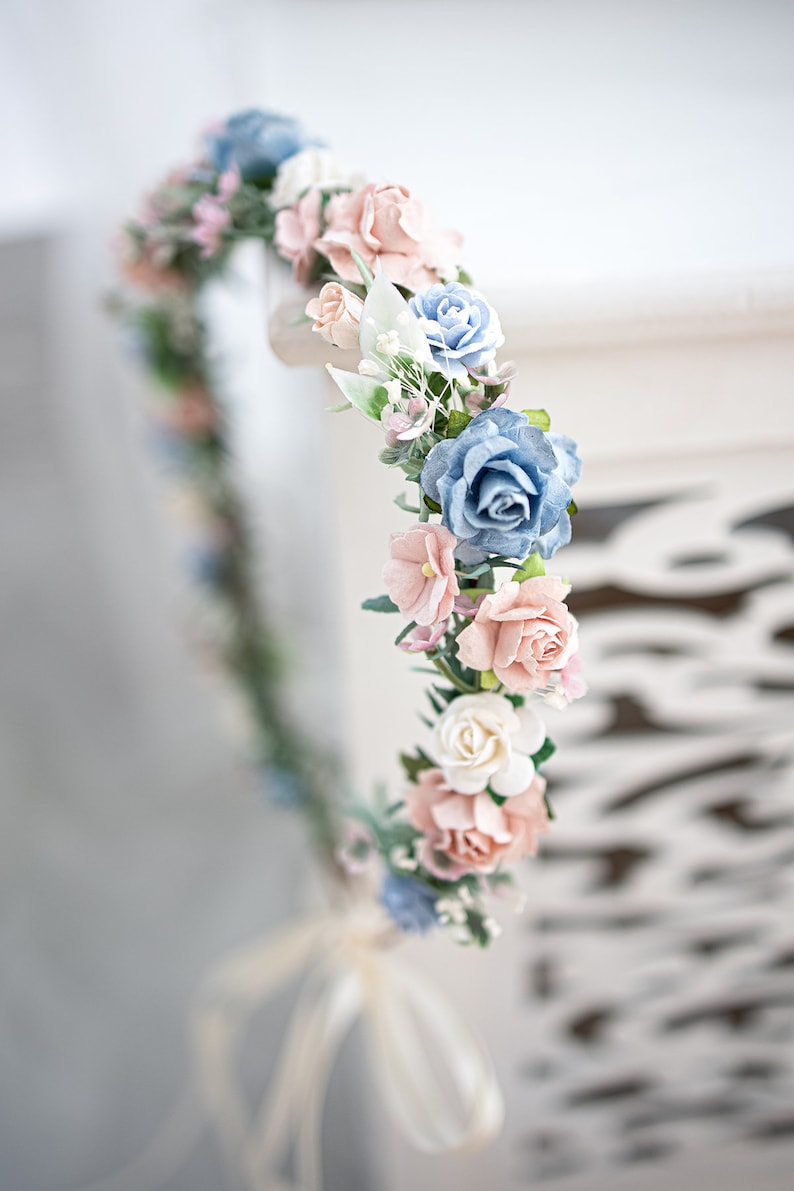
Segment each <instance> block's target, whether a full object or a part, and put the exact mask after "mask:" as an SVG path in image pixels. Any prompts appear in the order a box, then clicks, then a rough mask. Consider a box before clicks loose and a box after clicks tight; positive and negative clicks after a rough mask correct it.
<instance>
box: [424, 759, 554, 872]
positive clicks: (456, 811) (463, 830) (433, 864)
mask: <svg viewBox="0 0 794 1191" xmlns="http://www.w3.org/2000/svg"><path fill="white" fill-rule="evenodd" d="M545 789H546V781H545V779H544V778H542V777H541V776H540V774H538V773H536V774H534V775H533V777H532V778H531V780H530V782H529V784H528V785H527V787H526V789H524V790H522V791H521V792H520V793H519V794H516V795H515V796H514V797H513V798H509V799H508V800H507V802H505V803H504V805H503V806H497V805H496V803H495V802H494V800H493V799H492V798H491V796H490V794H487V793H482V794H475V795H474V796H471V795H466V794H461V793H459V792H458V791H456V790H453V789H451V788H450V786H449V785H448V783H447V781H446V778H445V777H444V774H443V773H442V771H441V770H440V769H423V770H422V771H421V772H420V773H419V774H418V776H417V780H416V784H415V785H412V786H411V787H410V788H409V789H408V791H407V793H406V795H405V803H406V808H407V811H408V817H409V818H410V820H411V822H412V823H413V825H414V827H417V828H418V829H419V830H420V831H422V832H423V833H424V835H425V837H426V839H425V854H424V855H423V857H422V860H423V863H424V864H425V866H426V867H428V868H429V869H430V871H431V872H435V873H436V875H438V876H442V877H444V878H445V879H446V880H450V881H454V880H456V879H457V878H458V877H460V876H463V874H464V873H466V872H469V871H471V870H474V871H475V872H481V873H491V872H493V870H494V869H495V868H496V866H497V865H498V864H500V863H501V862H503V861H505V862H511V861H514V860H518V859H519V858H520V857H521V856H526V855H532V856H534V855H535V854H536V852H537V850H538V837H539V836H540V835H542V834H543V833H544V832H546V831H548V830H549V819H548V814H547V812H546V803H545V801H544V797H543V795H544V792H545Z"/></svg>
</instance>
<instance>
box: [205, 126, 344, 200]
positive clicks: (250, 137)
mask: <svg viewBox="0 0 794 1191" xmlns="http://www.w3.org/2000/svg"><path fill="white" fill-rule="evenodd" d="M319 143H320V142H319V141H316V140H308V139H307V137H306V136H305V135H304V132H303V129H302V128H301V126H300V124H299V123H298V121H297V120H295V119H293V117H292V116H281V115H279V113H278V112H262V111H259V110H258V109H257V108H249V109H248V111H245V112H237V114H236V115H234V116H230V117H229V119H228V120H227V121H226V123H225V124H224V126H223V128H222V129H221V130H220V131H219V132H211V133H208V134H207V136H206V137H205V148H206V151H207V156H208V157H209V159H210V162H211V163H212V165H213V167H214V168H215V169H216V170H217V171H218V173H224V172H225V171H226V170H228V169H229V168H230V167H231V166H233V165H236V166H237V167H238V168H239V170H240V173H241V174H242V176H243V179H244V181H246V182H256V183H263V182H269V181H270V179H271V178H272V177H273V176H274V174H275V172H276V170H277V169H278V167H279V166H280V165H281V163H282V161H286V159H287V158H288V157H294V156H295V154H296V153H299V152H300V151H301V149H305V148H307V147H308V146H309V145H317V144H319Z"/></svg>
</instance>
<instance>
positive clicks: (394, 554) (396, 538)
mask: <svg viewBox="0 0 794 1191" xmlns="http://www.w3.org/2000/svg"><path fill="white" fill-rule="evenodd" d="M456 545H457V541H456V539H455V536H454V534H451V533H450V532H449V530H448V529H445V528H444V526H443V525H427V524H423V523H421V522H418V523H417V524H416V525H412V526H410V528H409V529H407V530H406V531H405V532H404V533H393V534H392V535H391V546H390V548H391V558H390V560H389V561H388V562H387V563H386V565H385V567H384V568H383V581H384V583H385V584H386V590H387V591H388V593H389V596H390V598H391V599H392V600H393V601H394V603H395V604H396V605H397V607H398V608H399V609H400V611H401V612H402V614H403V616H407V617H408V618H409V619H410V620H415V621H416V623H417V624H420V625H424V626H429V625H433V624H437V623H438V622H439V621H440V620H446V619H447V617H448V616H449V615H450V614H451V612H452V608H453V605H454V603H455V597H456V596H457V595H458V593H459V591H460V589H459V587H458V581H457V579H456V577H455V555H454V550H455V546H456Z"/></svg>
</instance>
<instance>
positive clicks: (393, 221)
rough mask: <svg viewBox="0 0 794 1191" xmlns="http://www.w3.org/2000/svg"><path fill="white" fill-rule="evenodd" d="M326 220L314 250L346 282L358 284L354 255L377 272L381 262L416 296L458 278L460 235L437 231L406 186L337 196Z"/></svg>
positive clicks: (368, 188) (374, 187) (384, 185)
mask: <svg viewBox="0 0 794 1191" xmlns="http://www.w3.org/2000/svg"><path fill="white" fill-rule="evenodd" d="M325 219H326V228H325V231H324V232H323V235H322V238H321V239H319V240H318V241H317V243H316V245H315V247H316V248H317V251H318V252H320V253H322V254H323V256H327V257H328V259H329V261H330V262H331V265H332V266H333V269H334V271H335V272H336V273H338V274H339V276H340V277H341V278H342V279H343V280H344V281H359V280H360V274H359V271H358V267H357V266H356V263H355V261H354V260H353V256H352V252H357V253H358V254H359V256H361V257H362V258H363V260H364V261H365V262H366V263H367V265H369V267H370V268H373V269H374V265H375V261H376V260H377V259H380V262H381V264H382V266H383V269H384V272H385V273H386V276H387V277H388V278H389V280H390V281H391V282H393V283H394V284H395V285H403V286H405V287H407V288H408V289H410V290H414V291H416V290H422V289H427V288H429V286H431V285H434V284H435V283H436V282H438V281H439V280H441V279H444V278H449V279H452V280H454V278H455V277H457V275H458V268H457V266H458V264H459V261H460V254H461V249H462V245H463V240H462V238H461V236H460V235H459V234H458V233H457V232H453V231H439V230H438V229H436V228H434V227H433V224H432V220H431V218H430V216H429V214H428V212H427V211H426V209H425V207H424V206H423V204H422V203H421V202H420V201H419V199H417V198H414V197H413V195H412V194H411V192H410V191H409V190H406V188H405V187H404V186H395V185H392V184H391V183H389V182H380V183H372V182H371V183H370V184H369V185H368V186H365V187H363V189H361V190H356V191H354V192H353V193H352V194H336V195H334V196H333V197H332V198H331V199H330V200H329V202H328V206H327V207H326V209H325Z"/></svg>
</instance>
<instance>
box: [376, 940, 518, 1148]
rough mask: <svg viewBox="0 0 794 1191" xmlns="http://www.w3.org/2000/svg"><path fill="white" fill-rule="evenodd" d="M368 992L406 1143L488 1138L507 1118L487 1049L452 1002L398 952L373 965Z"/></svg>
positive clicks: (387, 1089)
mask: <svg viewBox="0 0 794 1191" xmlns="http://www.w3.org/2000/svg"><path fill="white" fill-rule="evenodd" d="M364 997H365V1005H364V1008H365V1013H366V1018H367V1023H368V1026H369V1035H370V1042H371V1045H372V1047H373V1050H374V1058H375V1062H374V1067H375V1071H376V1073H377V1076H378V1079H379V1082H380V1085H381V1089H382V1094H383V1096H384V1099H385V1101H386V1103H387V1105H388V1106H389V1108H390V1110H391V1112H392V1115H393V1116H394V1118H395V1120H396V1122H397V1123H398V1124H399V1126H400V1128H401V1129H402V1132H403V1133H404V1134H405V1136H406V1137H407V1138H408V1140H409V1141H410V1142H411V1143H412V1144H413V1145H415V1146H416V1147H417V1148H418V1149H420V1150H424V1151H425V1152H427V1153H444V1152H450V1151H456V1150H457V1151H464V1152H465V1151H472V1150H475V1149H479V1148H480V1147H481V1146H484V1145H486V1144H487V1143H488V1142H490V1141H491V1140H492V1139H493V1138H494V1137H495V1136H496V1135H497V1134H498V1133H499V1130H500V1129H501V1127H502V1123H503V1120H504V1102H503V1099H502V1093H501V1091H500V1088H499V1084H498V1082H497V1079H496V1074H495V1071H494V1068H493V1064H492V1062H491V1059H490V1057H489V1055H488V1052H487V1050H486V1049H485V1047H484V1046H483V1045H482V1044H481V1043H480V1042H479V1041H478V1040H477V1039H476V1038H475V1037H474V1035H473V1034H472V1033H471V1031H470V1029H469V1028H468V1027H467V1026H466V1024H465V1022H464V1021H463V1018H462V1017H461V1016H460V1014H459V1013H458V1012H457V1010H456V1009H455V1008H454V1006H453V1005H452V1004H451V1003H450V1002H449V1000H448V999H447V998H446V997H445V996H443V994H442V993H441V992H439V990H438V989H437V988H435V987H434V986H433V985H432V984H431V983H430V982H429V981H427V980H425V979H424V978H423V977H422V976H421V975H420V974H419V973H418V972H416V971H415V970H413V969H412V968H409V967H408V966H407V965H406V964H404V963H401V962H400V961H398V959H397V957H396V956H394V955H390V956H388V957H379V958H378V959H377V960H373V961H372V962H371V963H370V964H369V965H368V971H367V975H366V979H365V983H364ZM442 1071H443V1072H445V1076H446V1078H445V1085H448V1084H449V1083H451V1084H452V1087H453V1090H454V1102H453V1099H452V1098H451V1097H450V1095H449V1092H448V1091H445V1090H444V1089H442V1086H441V1083H440V1081H439V1077H438V1076H439V1074H440V1073H441V1072H442Z"/></svg>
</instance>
